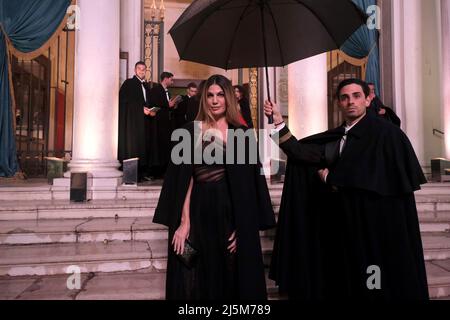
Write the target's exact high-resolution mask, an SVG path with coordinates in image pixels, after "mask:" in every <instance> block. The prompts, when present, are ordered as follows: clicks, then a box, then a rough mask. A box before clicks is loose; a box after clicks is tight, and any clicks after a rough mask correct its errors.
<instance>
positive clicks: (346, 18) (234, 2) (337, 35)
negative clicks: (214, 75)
mask: <svg viewBox="0 0 450 320" xmlns="http://www.w3.org/2000/svg"><path fill="white" fill-rule="evenodd" d="M365 21H366V16H365V15H364V13H362V12H361V11H360V10H359V8H358V7H357V6H356V5H355V4H354V3H353V2H352V1H350V0H196V1H194V2H193V3H192V4H191V5H190V6H189V7H188V8H187V9H186V10H185V11H184V12H183V14H182V15H181V16H180V18H179V19H178V20H177V21H176V22H175V24H174V25H173V27H172V28H171V30H170V31H169V33H170V35H171V36H172V39H173V41H174V43H175V46H176V48H177V51H178V54H179V56H180V59H181V60H188V61H193V62H198V63H202V64H206V65H210V66H215V67H219V68H222V69H225V70H229V69H236V68H251V67H265V68H266V80H267V81H266V84H267V93H268V95H269V96H268V98H269V101H270V93H269V80H268V70H267V67H277V66H285V65H287V64H289V63H291V62H294V61H297V60H301V59H305V58H308V57H311V56H314V55H317V54H320V53H323V52H327V51H330V50H333V49H336V48H339V47H340V46H341V45H342V44H343V43H344V42H345V40H347V39H348V38H349V37H350V36H351V35H352V33H353V32H354V31H356V30H357V29H358V28H359V27H360V26H361V25H362V24H364V23H365Z"/></svg>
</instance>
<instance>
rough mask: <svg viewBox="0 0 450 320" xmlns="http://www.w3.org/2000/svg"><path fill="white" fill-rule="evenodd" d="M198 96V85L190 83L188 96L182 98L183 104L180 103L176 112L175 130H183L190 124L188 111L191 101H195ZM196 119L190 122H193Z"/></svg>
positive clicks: (187, 91) (187, 90)
mask: <svg viewBox="0 0 450 320" xmlns="http://www.w3.org/2000/svg"><path fill="white" fill-rule="evenodd" d="M196 95H197V84H196V83H195V82H190V83H189V84H188V86H187V89H186V94H185V95H184V96H182V97H181V99H182V100H181V102H180V103H178V106H177V107H176V109H175V110H174V114H175V128H176V129H178V128H181V127H183V126H184V125H185V124H186V123H188V122H189V121H188V119H187V110H188V105H189V101H190V100H191V99H193V98H194V97H195V96H196ZM193 120H194V119H192V120H190V121H193Z"/></svg>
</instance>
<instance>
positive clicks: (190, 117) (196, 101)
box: [186, 94, 200, 122]
mask: <svg viewBox="0 0 450 320" xmlns="http://www.w3.org/2000/svg"><path fill="white" fill-rule="evenodd" d="M199 108H200V94H198V95H196V96H195V97H192V98H191V99H189V101H188V104H187V108H186V121H187V122H191V121H194V120H195V118H197V114H198V111H199Z"/></svg>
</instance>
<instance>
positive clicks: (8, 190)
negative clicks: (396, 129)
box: [0, 180, 450, 201]
mask: <svg viewBox="0 0 450 320" xmlns="http://www.w3.org/2000/svg"><path fill="white" fill-rule="evenodd" d="M161 186H162V180H157V181H153V182H146V183H143V184H139V185H138V186H133V185H121V186H119V187H117V188H116V189H115V190H110V189H106V188H103V189H102V187H96V188H95V192H96V194H98V195H100V196H99V199H102V198H103V199H106V198H107V199H115V200H132V199H134V200H137V199H142V200H145V199H158V198H159V194H160V192H161ZM268 186H269V190H270V192H271V194H272V195H273V196H274V197H278V198H279V197H280V196H281V192H282V189H283V184H282V183H274V184H271V183H270V182H269V183H268ZM69 194H70V188H69V187H67V186H57V185H55V186H52V185H49V184H48V183H47V182H46V181H45V180H44V181H42V180H38V182H33V181H27V180H26V181H23V182H18V183H15V184H3V185H0V201H2V200H5V201H12V200H16V201H29V200H48V201H50V200H69ZM416 195H417V196H424V195H450V182H444V183H427V184H425V185H423V186H422V189H421V190H419V191H417V192H416ZM99 199H96V200H99Z"/></svg>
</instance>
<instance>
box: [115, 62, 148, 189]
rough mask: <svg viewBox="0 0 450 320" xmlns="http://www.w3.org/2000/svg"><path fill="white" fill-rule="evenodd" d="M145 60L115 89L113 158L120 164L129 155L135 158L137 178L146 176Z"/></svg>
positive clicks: (146, 93) (146, 94)
mask: <svg viewBox="0 0 450 320" xmlns="http://www.w3.org/2000/svg"><path fill="white" fill-rule="evenodd" d="M146 70H147V67H146V66H145V63H144V62H142V61H139V62H137V63H136V65H135V68H134V71H135V75H134V77H133V78H131V79H127V80H125V82H124V83H123V84H122V87H121V88H120V91H119V141H118V152H117V158H118V160H119V161H120V163H121V164H122V163H123V160H126V159H130V158H137V157H138V158H139V177H140V180H142V179H143V177H144V176H145V175H146V173H147V172H146V171H147V155H146V150H145V146H146V135H145V118H146V115H148V110H147V108H146V105H147V102H146V101H147V98H148V97H149V90H148V87H147V83H146V82H145V72H146Z"/></svg>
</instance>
